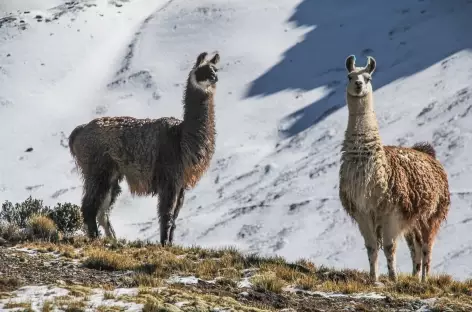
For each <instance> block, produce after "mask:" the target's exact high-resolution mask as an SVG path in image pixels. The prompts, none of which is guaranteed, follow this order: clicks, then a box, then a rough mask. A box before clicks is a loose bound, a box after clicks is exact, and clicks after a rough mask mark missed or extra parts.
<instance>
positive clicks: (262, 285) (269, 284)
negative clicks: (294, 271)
mask: <svg viewBox="0 0 472 312" xmlns="http://www.w3.org/2000/svg"><path fill="white" fill-rule="evenodd" d="M251 282H252V284H253V286H254V289H256V290H257V291H263V292H265V291H271V292H274V293H276V294H279V293H281V292H282V288H284V286H285V282H284V280H283V279H281V278H279V277H277V276H276V274H264V275H257V276H254V277H253V278H252V279H251Z"/></svg>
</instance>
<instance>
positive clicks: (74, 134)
mask: <svg viewBox="0 0 472 312" xmlns="http://www.w3.org/2000/svg"><path fill="white" fill-rule="evenodd" d="M83 128H84V125H80V126H77V127H75V129H74V130H72V132H71V134H70V135H69V149H70V153H71V155H72V156H74V157H75V153H74V149H73V146H74V141H75V138H76V137H77V135H78V134H79V133H80V132H81V131H82V129H83Z"/></svg>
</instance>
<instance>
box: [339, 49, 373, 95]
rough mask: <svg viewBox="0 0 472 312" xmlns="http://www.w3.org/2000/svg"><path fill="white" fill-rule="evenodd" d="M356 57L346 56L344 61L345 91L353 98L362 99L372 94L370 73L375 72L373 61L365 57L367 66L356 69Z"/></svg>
mask: <svg viewBox="0 0 472 312" xmlns="http://www.w3.org/2000/svg"><path fill="white" fill-rule="evenodd" d="M355 63H356V57H355V56H354V55H350V56H348V58H347V59H346V69H347V72H348V75H347V78H348V80H349V81H348V83H347V88H346V91H347V93H348V94H349V95H351V96H354V97H364V96H366V95H368V94H370V93H372V84H371V81H372V73H373V72H374V70H375V64H376V62H375V59H374V58H373V57H371V56H368V57H367V65H366V66H365V67H356V64H355Z"/></svg>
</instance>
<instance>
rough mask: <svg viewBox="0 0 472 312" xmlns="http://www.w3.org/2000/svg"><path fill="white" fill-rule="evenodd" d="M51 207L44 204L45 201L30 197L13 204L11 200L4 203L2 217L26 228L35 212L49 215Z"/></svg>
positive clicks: (0, 214) (0, 216) (0, 215)
mask: <svg viewBox="0 0 472 312" xmlns="http://www.w3.org/2000/svg"><path fill="white" fill-rule="evenodd" d="M49 211H50V208H49V207H47V206H43V201H42V200H39V199H32V198H31V196H30V197H28V198H27V199H26V200H25V201H24V202H22V203H20V204H18V203H16V204H15V205H13V204H12V203H11V202H9V201H5V202H4V203H3V204H2V211H0V218H1V219H3V220H5V221H7V222H8V223H10V224H15V225H17V226H19V227H20V228H25V227H26V224H27V222H28V220H29V219H30V218H31V216H33V215H35V214H42V215H47V214H48V213H49Z"/></svg>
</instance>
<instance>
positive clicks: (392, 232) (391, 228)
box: [382, 214, 401, 281]
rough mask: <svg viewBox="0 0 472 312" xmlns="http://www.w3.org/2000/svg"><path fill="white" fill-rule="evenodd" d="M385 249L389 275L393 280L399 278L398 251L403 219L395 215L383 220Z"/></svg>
mask: <svg viewBox="0 0 472 312" xmlns="http://www.w3.org/2000/svg"><path fill="white" fill-rule="evenodd" d="M382 223H383V224H382V237H383V249H384V253H385V258H387V268H388V277H389V279H390V280H392V281H396V280H397V270H396V265H397V263H396V251H397V238H398V236H399V235H400V234H401V226H400V225H401V221H400V219H399V218H398V217H397V216H396V215H394V214H391V215H388V216H386V217H384V218H383V222H382Z"/></svg>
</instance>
